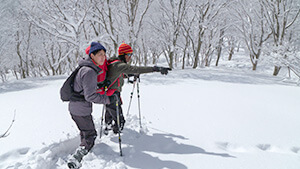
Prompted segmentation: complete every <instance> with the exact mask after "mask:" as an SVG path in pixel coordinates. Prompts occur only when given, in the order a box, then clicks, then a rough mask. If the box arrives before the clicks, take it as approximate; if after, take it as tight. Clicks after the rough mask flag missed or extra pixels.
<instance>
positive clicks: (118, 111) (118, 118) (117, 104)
mask: <svg viewBox="0 0 300 169" xmlns="http://www.w3.org/2000/svg"><path fill="white" fill-rule="evenodd" d="M115 97H116V108H117V125H118V134H119V147H120V156H123V154H122V146H121V131H120V110H119V97H118V96H117V95H115Z"/></svg>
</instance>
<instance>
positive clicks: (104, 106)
mask: <svg viewBox="0 0 300 169" xmlns="http://www.w3.org/2000/svg"><path fill="white" fill-rule="evenodd" d="M105 110H106V105H103V108H102V116H101V127H100V138H101V137H102V129H103V117H104V112H105Z"/></svg>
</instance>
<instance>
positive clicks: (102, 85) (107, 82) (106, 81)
mask: <svg viewBox="0 0 300 169" xmlns="http://www.w3.org/2000/svg"><path fill="white" fill-rule="evenodd" d="M110 84H111V82H110V81H109V80H107V79H105V80H104V81H103V82H100V83H98V84H97V86H98V89H101V88H102V87H105V86H107V87H108V86H109V85H110Z"/></svg>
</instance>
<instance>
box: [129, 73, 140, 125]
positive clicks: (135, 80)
mask: <svg viewBox="0 0 300 169" xmlns="http://www.w3.org/2000/svg"><path fill="white" fill-rule="evenodd" d="M128 82H129V83H133V87H132V91H131V93H130V101H129V105H128V110H127V115H129V110H130V107H131V102H132V97H133V93H134V88H135V85H136V91H137V97H138V108H139V122H140V128H142V120H141V101H140V87H139V83H140V75H139V74H138V75H134V78H133V80H129V79H128Z"/></svg>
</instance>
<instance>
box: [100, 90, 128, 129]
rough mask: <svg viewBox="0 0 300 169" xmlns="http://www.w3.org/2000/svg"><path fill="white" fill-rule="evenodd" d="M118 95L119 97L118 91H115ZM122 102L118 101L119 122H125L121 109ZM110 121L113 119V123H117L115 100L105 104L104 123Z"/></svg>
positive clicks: (109, 122)
mask: <svg viewBox="0 0 300 169" xmlns="http://www.w3.org/2000/svg"><path fill="white" fill-rule="evenodd" d="M116 94H117V95H118V97H119V98H120V93H118V92H117V93H116ZM121 104H122V102H121V101H119V106H118V108H119V115H120V123H121V124H124V123H125V119H124V116H123V110H122V107H121ZM112 121H115V124H117V106H116V102H113V103H111V104H107V105H106V112H105V123H106V124H111V123H112Z"/></svg>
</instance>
